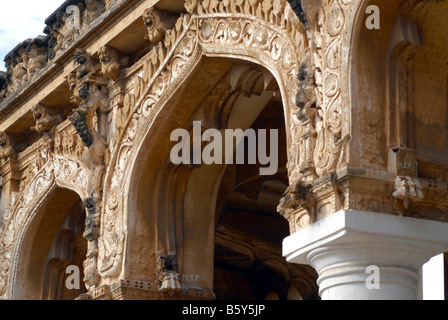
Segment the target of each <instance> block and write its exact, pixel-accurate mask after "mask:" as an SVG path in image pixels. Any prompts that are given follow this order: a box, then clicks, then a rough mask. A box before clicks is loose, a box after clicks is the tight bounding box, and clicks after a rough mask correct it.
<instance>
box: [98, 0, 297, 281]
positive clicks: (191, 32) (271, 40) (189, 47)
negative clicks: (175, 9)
mask: <svg viewBox="0 0 448 320" xmlns="http://www.w3.org/2000/svg"><path fill="white" fill-rule="evenodd" d="M240 2H241V7H240V8H235V7H234V4H233V3H230V2H222V3H220V5H219V6H216V7H210V8H204V7H202V5H201V4H199V5H198V6H197V7H196V8H194V9H193V11H194V12H192V13H191V14H188V15H183V16H181V17H180V18H179V19H178V21H177V23H176V25H175V27H174V28H173V29H171V30H168V31H167V32H166V34H165V39H164V40H163V45H162V43H159V44H158V45H155V46H154V47H153V48H152V50H151V52H149V53H148V54H147V56H146V58H145V59H146V60H145V61H144V62H143V64H142V70H141V71H142V72H136V74H135V75H134V78H133V83H134V85H133V89H132V90H130V91H129V93H127V94H126V95H125V98H124V103H123V107H122V108H121V109H118V110H116V113H115V128H116V129H115V133H116V136H115V139H114V141H115V145H114V146H113V150H112V157H111V162H110V165H109V167H108V169H107V173H106V179H105V190H104V199H103V203H104V208H103V212H102V216H101V232H100V238H99V259H98V267H99V272H100V275H101V277H102V278H103V279H111V280H117V279H119V276H120V273H121V271H122V264H123V255H124V247H125V241H126V232H127V230H126V221H127V207H128V203H127V201H128V198H127V195H128V190H129V184H130V179H131V173H132V167H133V164H134V163H135V159H136V158H137V155H138V152H139V150H140V148H141V147H142V146H141V142H142V141H144V137H145V136H146V134H147V132H148V131H149V129H150V127H151V125H152V124H153V121H154V119H155V117H156V115H157V114H158V113H159V112H160V110H161V108H162V107H163V105H164V104H165V102H167V101H168V100H169V99H170V97H171V95H172V94H173V93H174V92H175V91H176V88H178V86H179V84H180V83H181V81H182V80H183V79H185V78H186V77H187V76H188V73H189V72H191V70H193V68H194V66H195V65H197V64H198V63H199V61H200V60H201V59H202V57H203V56H204V55H205V56H209V57H231V58H236V59H242V60H246V61H251V62H254V63H257V64H259V65H262V66H264V67H266V68H267V69H268V70H269V71H270V72H271V73H272V74H273V75H274V77H275V78H276V80H277V82H278V84H279V87H280V91H281V93H282V97H283V98H284V105H285V109H286V112H287V114H289V111H288V110H289V109H290V107H291V106H292V104H294V102H295V101H294V94H291V92H292V93H295V92H297V71H298V66H299V64H300V57H301V56H302V52H303V47H304V46H305V45H306V37H305V32H304V30H303V28H302V27H301V26H300V24H299V23H295V22H293V21H294V20H293V19H290V17H291V16H292V15H293V14H294V13H293V12H292V11H291V8H290V6H289V4H287V2H286V1H280V0H279V1H275V2H274V4H272V3H271V1H269V2H266V1H265V2H261V1H240ZM235 10H236V11H237V12H235ZM131 81H132V80H131ZM286 123H287V127H289V125H290V120H289V117H287V119H286ZM109 282H110V281H109Z"/></svg>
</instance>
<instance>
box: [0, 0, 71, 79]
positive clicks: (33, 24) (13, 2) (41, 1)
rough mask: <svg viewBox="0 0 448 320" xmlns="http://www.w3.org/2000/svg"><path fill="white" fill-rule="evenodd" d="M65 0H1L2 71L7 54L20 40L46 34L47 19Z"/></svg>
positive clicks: (0, 67) (0, 52)
mask: <svg viewBox="0 0 448 320" xmlns="http://www.w3.org/2000/svg"><path fill="white" fill-rule="evenodd" d="M63 3H64V0H0V71H5V70H6V69H5V63H4V62H3V60H4V58H5V56H6V55H7V54H8V53H9V52H10V51H11V50H12V49H14V48H15V47H16V45H18V44H19V43H20V42H22V41H24V40H26V39H29V38H36V37H37V36H38V35H44V32H43V31H44V28H45V20H46V19H47V18H48V17H49V16H50V15H51V14H52V13H53V12H54V11H56V9H57V8H59V6H60V5H61V4H63Z"/></svg>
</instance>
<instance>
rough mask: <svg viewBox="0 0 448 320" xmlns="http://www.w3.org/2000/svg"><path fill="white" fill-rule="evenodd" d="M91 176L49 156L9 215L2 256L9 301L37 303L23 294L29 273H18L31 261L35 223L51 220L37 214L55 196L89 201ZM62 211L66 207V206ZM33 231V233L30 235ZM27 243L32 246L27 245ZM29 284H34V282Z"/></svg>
mask: <svg viewBox="0 0 448 320" xmlns="http://www.w3.org/2000/svg"><path fill="white" fill-rule="evenodd" d="M88 172H89V171H88V169H87V168H85V167H84V165H81V164H80V163H78V162H76V161H72V160H69V159H65V158H62V157H58V156H54V155H50V159H49V160H48V161H47V163H46V164H45V165H44V166H43V168H42V169H41V170H40V171H39V172H37V174H36V176H35V177H34V178H33V179H32V180H31V181H30V182H29V184H28V185H27V187H26V188H25V189H24V191H23V192H22V193H21V195H20V197H19V198H18V199H17V201H16V203H15V205H14V207H13V209H12V210H11V212H10V213H9V214H7V219H5V228H4V230H5V231H4V233H3V235H2V238H3V239H4V242H3V244H2V246H3V247H2V253H3V256H4V257H6V259H5V261H4V263H5V265H7V267H8V269H9V272H8V275H9V277H8V279H1V280H2V282H4V283H7V285H5V286H2V287H3V288H5V292H2V295H4V296H5V297H7V298H8V299H22V298H25V299H36V298H37V297H38V296H36V295H34V296H27V295H30V294H36V292H34V293H30V292H28V293H27V292H24V291H23V288H26V283H27V281H29V280H30V279H27V278H26V272H27V270H23V269H21V270H19V269H20V268H22V267H23V266H24V265H26V264H24V263H23V261H25V260H29V259H31V257H32V253H31V252H29V250H31V243H32V242H33V241H35V239H34V238H33V239H31V238H30V237H32V235H30V234H31V233H33V232H34V233H33V234H34V236H36V234H35V232H36V230H37V229H36V228H38V226H37V225H36V223H38V222H36V221H41V222H42V219H48V216H47V217H41V216H40V215H39V214H38V213H39V212H40V210H41V208H42V207H43V206H45V205H46V203H47V202H48V199H51V198H52V197H53V196H54V194H55V193H57V194H59V195H62V196H64V195H67V197H68V198H70V199H76V200H77V201H83V200H85V199H86V198H87V197H88V194H87V193H86V190H88V188H87V186H88V185H89V184H90V183H91V181H90V175H89V173H88ZM62 207H64V203H63V204H62ZM64 213H66V212H64ZM11 217H14V219H11ZM59 218H62V221H60V222H61V223H62V222H63V218H64V217H63V216H61V217H59ZM39 223H40V222H39ZM57 227H59V226H57ZM30 230H31V231H33V232H30ZM41 231H44V230H43V229H42V230H41ZM27 241H28V242H29V241H31V242H29V243H28V242H27ZM27 244H28V245H27ZM47 249H48V248H47ZM25 251H26V252H25ZM8 258H9V259H8ZM24 259H25V260H24ZM41 280H42V279H41ZM30 283H33V281H31V282H30ZM19 288H20V289H19ZM21 290H22V291H21ZM39 294H40V292H39ZM37 299H38V298H37Z"/></svg>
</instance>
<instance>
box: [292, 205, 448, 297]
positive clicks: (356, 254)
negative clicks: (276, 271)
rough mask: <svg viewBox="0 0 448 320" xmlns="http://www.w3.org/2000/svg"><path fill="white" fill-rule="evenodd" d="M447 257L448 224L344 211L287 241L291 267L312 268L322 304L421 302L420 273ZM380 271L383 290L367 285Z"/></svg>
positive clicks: (380, 286) (380, 287)
mask: <svg viewBox="0 0 448 320" xmlns="http://www.w3.org/2000/svg"><path fill="white" fill-rule="evenodd" d="M446 251H448V223H444V222H437V221H430V220H422V219H416V218H409V217H403V216H393V215H388V214H383V213H372V212H364V211H356V210H352V211H339V212H337V213H335V214H334V215H332V216H330V217H328V218H326V219H323V220H320V221H318V222H316V223H314V224H313V225H311V226H309V227H308V228H306V229H304V230H302V231H300V232H298V233H296V234H293V235H291V236H289V237H288V238H286V239H285V240H284V243H283V254H284V256H285V257H286V259H287V260H288V261H289V262H292V263H298V264H306V265H311V266H312V267H313V268H315V269H316V271H317V272H318V274H319V279H318V285H319V294H320V295H321V297H322V298H323V299H362V300H364V299H406V300H408V299H416V298H417V292H418V271H419V270H420V269H421V267H422V265H423V264H424V263H426V262H427V261H428V260H429V259H430V258H431V257H433V256H435V255H437V254H439V253H443V252H446ZM369 266H375V267H378V270H379V289H369V288H368V286H367V285H366V283H367V280H368V277H369V276H370V275H371V274H370V273H369V272H367V268H368V267H369Z"/></svg>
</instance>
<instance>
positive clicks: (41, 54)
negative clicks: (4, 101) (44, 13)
mask: <svg viewBox="0 0 448 320" xmlns="http://www.w3.org/2000/svg"><path fill="white" fill-rule="evenodd" d="M35 40H36V41H32V42H31V43H30V44H29V45H28V47H27V48H26V54H27V62H26V68H27V72H28V79H32V78H33V77H34V76H35V74H36V73H37V72H39V71H40V70H41V69H43V68H44V67H45V66H46V64H47V48H46V47H45V46H44V45H43V44H42V43H41V42H42V40H41V41H37V40H40V38H37V39H35Z"/></svg>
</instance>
